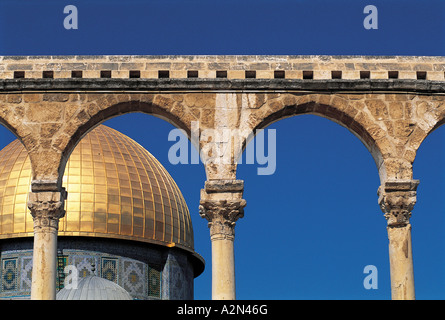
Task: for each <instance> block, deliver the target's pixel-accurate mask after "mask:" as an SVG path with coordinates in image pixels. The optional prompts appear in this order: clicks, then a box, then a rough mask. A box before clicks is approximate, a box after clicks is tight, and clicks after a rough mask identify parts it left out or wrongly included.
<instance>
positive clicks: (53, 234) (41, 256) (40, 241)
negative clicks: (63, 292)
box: [28, 190, 66, 300]
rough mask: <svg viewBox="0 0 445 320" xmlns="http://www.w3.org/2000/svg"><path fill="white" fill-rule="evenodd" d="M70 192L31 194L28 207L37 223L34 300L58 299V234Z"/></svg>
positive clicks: (32, 288) (33, 272) (32, 295)
mask: <svg viewBox="0 0 445 320" xmlns="http://www.w3.org/2000/svg"><path fill="white" fill-rule="evenodd" d="M65 198H66V193H65V191H64V190H63V191H62V192H31V193H30V194H29V201H28V207H29V209H30V211H31V215H32V217H33V221H34V246H33V265H32V280H31V299H32V300H55V299H56V280H57V232H58V227H59V219H60V218H61V217H63V216H64V214H65V210H64V201H65Z"/></svg>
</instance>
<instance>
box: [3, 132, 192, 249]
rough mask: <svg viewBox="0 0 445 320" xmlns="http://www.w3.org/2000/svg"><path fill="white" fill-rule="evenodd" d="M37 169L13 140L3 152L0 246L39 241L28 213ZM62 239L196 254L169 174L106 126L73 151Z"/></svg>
mask: <svg viewBox="0 0 445 320" xmlns="http://www.w3.org/2000/svg"><path fill="white" fill-rule="evenodd" d="M30 183H31V166H30V161H29V158H28V155H27V152H26V150H25V148H24V147H23V145H22V144H21V143H20V142H19V141H18V140H15V141H13V142H12V143H10V144H9V145H8V146H6V147H5V148H4V149H3V150H2V151H0V238H11V237H23V236H33V222H32V217H31V214H30V213H29V210H28V208H27V200H28V193H29V191H30ZM63 186H64V187H65V188H66V190H67V192H68V198H67V200H66V202H65V205H66V215H65V217H64V218H62V219H61V220H60V223H59V235H60V236H91V237H108V238H119V239H129V240H137V241H143V242H150V243H155V244H160V245H164V246H180V247H182V248H185V249H189V250H190V249H191V250H193V229H192V223H191V218H190V214H189V211H188V207H187V205H186V202H185V200H184V198H183V196H182V194H181V191H180V190H179V188H178V186H177V185H176V183H175V182H174V180H173V178H172V177H171V176H170V174H169V173H168V172H167V170H166V169H165V168H164V167H163V166H162V165H161V164H160V163H159V161H158V160H157V159H156V158H155V157H154V156H153V155H151V154H150V153H149V152H148V151H147V150H145V149H144V148H143V147H142V146H140V145H139V144H138V143H136V142H135V141H134V140H132V139H130V138H129V137H127V136H125V135H123V134H122V133H120V132H118V131H116V130H114V129H111V128H109V127H106V126H104V125H100V126H98V127H96V128H95V129H94V130H92V131H91V132H90V133H88V134H87V135H86V136H85V137H84V138H83V139H82V140H81V141H80V142H79V144H78V145H77V146H76V148H75V149H74V150H73V152H72V154H71V156H70V158H69V160H68V163H67V166H66V169H65V174H64V177H63Z"/></svg>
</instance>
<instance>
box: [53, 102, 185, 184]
mask: <svg viewBox="0 0 445 320" xmlns="http://www.w3.org/2000/svg"><path fill="white" fill-rule="evenodd" d="M107 101H108V100H107ZM158 102H159V101H158ZM161 102H163V103H162V104H160V103H156V102H150V101H143V99H137V98H136V99H135V98H131V97H130V99H128V101H121V102H117V103H114V104H107V103H106V102H104V101H103V100H100V99H99V100H98V101H97V102H95V103H92V104H89V105H88V106H87V107H86V108H85V107H80V108H79V110H78V112H77V114H76V116H74V117H73V118H72V121H70V122H68V123H67V124H66V125H65V126H64V128H63V130H62V132H61V135H62V136H64V140H65V141H66V143H65V145H64V148H63V149H62V153H61V158H60V163H59V167H58V185H61V181H62V177H63V173H64V171H65V166H66V163H67V161H68V158H69V156H70V154H71V152H72V151H73V150H74V148H75V147H76V145H77V144H78V143H79V142H80V140H81V139H82V138H83V137H84V136H85V135H86V134H87V133H88V132H90V131H91V130H93V129H94V128H95V127H96V126H98V125H100V124H101V123H103V122H104V121H106V120H109V119H111V118H114V117H117V116H120V115H123V114H127V113H135V112H140V113H145V114H149V115H152V116H155V117H157V118H160V119H162V120H165V121H167V122H168V123H170V124H172V125H173V126H175V127H176V128H178V129H182V130H184V131H185V133H186V135H187V137H188V138H190V124H189V123H188V122H187V121H185V120H188V117H187V116H184V108H183V107H182V105H179V104H175V103H174V101H172V99H168V98H165V99H163V100H162V101H161ZM169 103H170V104H169ZM101 104H104V105H103V106H101ZM166 106H168V107H166Z"/></svg>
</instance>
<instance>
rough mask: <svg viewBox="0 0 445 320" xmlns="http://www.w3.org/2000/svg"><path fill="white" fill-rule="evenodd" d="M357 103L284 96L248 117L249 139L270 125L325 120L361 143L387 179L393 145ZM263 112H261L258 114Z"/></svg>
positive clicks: (337, 98)
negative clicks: (299, 118) (287, 120)
mask: <svg viewBox="0 0 445 320" xmlns="http://www.w3.org/2000/svg"><path fill="white" fill-rule="evenodd" d="M357 102H358V100H352V99H351V100H348V99H347V97H340V96H338V95H330V94H318V95H317V94H315V95H307V96H297V95H292V94H284V95H282V96H281V97H279V96H277V97H273V99H271V100H270V101H267V102H266V103H264V105H263V106H262V107H261V108H259V109H258V110H257V112H254V113H252V114H251V116H250V119H249V120H250V121H249V122H250V127H251V128H252V129H251V130H252V134H251V135H250V137H249V139H252V138H253V136H254V134H255V133H256V130H258V129H265V128H266V127H267V126H269V125H270V124H272V123H274V122H277V121H279V120H281V119H285V118H289V117H292V116H297V115H302V114H314V115H317V116H321V117H324V118H327V119H329V120H331V121H334V122H335V123H337V124H339V125H341V126H343V127H345V128H347V129H348V130H349V131H350V132H351V133H352V134H354V135H355V136H356V137H358V138H359V139H360V141H361V142H362V143H363V144H364V145H365V147H366V148H367V149H368V150H369V152H370V153H371V155H372V157H373V159H374V161H375V163H376V166H377V169H378V172H379V176H380V180H381V181H385V179H386V177H387V172H386V163H387V162H386V160H387V158H388V154H389V153H390V151H388V150H385V148H384V146H386V149H388V146H389V148H391V149H392V143H391V142H390V141H389V139H387V134H386V132H385V129H384V128H382V127H381V126H380V125H379V124H378V123H376V122H375V121H374V120H373V119H372V118H371V116H370V115H368V114H367V112H365V111H364V110H363V106H358V103H357ZM261 109H263V111H261ZM249 139H246V140H245V141H244V144H243V146H242V150H241V152H243V151H244V149H245V148H246V146H247V143H248V142H249Z"/></svg>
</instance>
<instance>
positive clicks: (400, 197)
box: [378, 180, 419, 300]
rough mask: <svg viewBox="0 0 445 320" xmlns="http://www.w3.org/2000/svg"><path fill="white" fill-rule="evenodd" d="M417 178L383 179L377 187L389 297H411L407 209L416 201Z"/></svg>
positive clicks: (413, 293)
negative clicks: (384, 231) (383, 224)
mask: <svg viewBox="0 0 445 320" xmlns="http://www.w3.org/2000/svg"><path fill="white" fill-rule="evenodd" d="M418 184H419V181H418V180H406V181H387V182H385V183H384V184H383V185H382V186H380V188H379V191H378V195H379V205H380V208H381V209H382V211H383V212H384V216H385V218H386V220H387V223H388V226H387V230H388V239H389V261H390V274H391V298H392V299H393V300H414V299H415V292H414V269H413V253H412V245H411V224H410V221H409V219H410V217H411V211H412V209H413V208H414V205H415V203H416V190H417V186H418Z"/></svg>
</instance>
